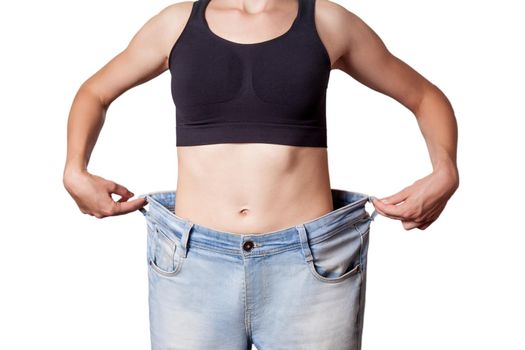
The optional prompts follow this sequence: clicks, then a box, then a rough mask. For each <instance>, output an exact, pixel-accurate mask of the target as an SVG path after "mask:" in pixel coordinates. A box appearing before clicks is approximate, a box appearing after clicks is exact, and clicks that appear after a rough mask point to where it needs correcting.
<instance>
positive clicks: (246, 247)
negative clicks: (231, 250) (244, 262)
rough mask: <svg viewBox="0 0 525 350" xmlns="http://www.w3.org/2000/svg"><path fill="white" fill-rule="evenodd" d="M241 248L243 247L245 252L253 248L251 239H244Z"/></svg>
mask: <svg viewBox="0 0 525 350" xmlns="http://www.w3.org/2000/svg"><path fill="white" fill-rule="evenodd" d="M242 249H244V250H245V251H247V252H249V251H250V250H252V249H253V241H246V242H244V244H243V245H242Z"/></svg>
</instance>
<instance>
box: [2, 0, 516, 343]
mask: <svg viewBox="0 0 525 350" xmlns="http://www.w3.org/2000/svg"><path fill="white" fill-rule="evenodd" d="M336 2H337V3H339V4H341V5H343V6H345V7H346V8H347V9H349V10H350V11H353V12H354V13H356V14H357V15H359V16H360V17H361V18H362V19H363V20H364V21H365V22H366V23H368V25H370V26H371V27H372V28H373V29H374V30H375V31H376V32H377V33H378V34H379V36H380V37H381V38H382V39H383V40H384V42H385V44H386V45H387V47H388V48H389V49H390V50H391V52H392V53H393V54H395V55H396V56H398V57H399V58H401V59H402V60H404V61H405V62H407V63H408V64H409V65H411V66H412V67H413V68H415V69H416V70H417V71H419V72H420V73H421V74H423V75H424V76H425V77H427V78H428V79H429V80H430V81H432V82H433V83H434V84H436V85H437V86H438V87H440V88H441V89H442V90H443V91H444V92H445V94H446V95H447V96H448V98H449V99H450V101H451V103H452V105H453V107H454V110H455V113H456V117H457V120H458V125H459V150H458V166H459V170H460V187H459V189H458V191H457V192H456V194H455V195H454V196H453V197H452V199H451V200H450V201H449V203H448V205H447V207H446V208H445V210H444V212H443V213H442V215H441V216H440V218H439V219H438V220H437V221H436V222H435V223H434V224H433V225H431V226H430V227H429V228H428V229H426V230H424V231H421V230H417V229H416V230H411V231H405V230H404V229H403V227H402V224H401V222H400V221H397V220H391V219H387V218H385V217H383V216H380V215H379V216H378V217H377V219H376V221H375V222H373V223H372V231H371V238H370V246H369V253H368V259H369V260H368V285H367V304H366V311H365V325H364V333H363V349H367V350H384V349H389V350H398V349H399V350H401V349H402V350H410V349H414V350H416V349H417V350H421V349H426V350H434V349H436V350H438V349H439V350H442V349H454V350H460V349H461V350H464V349H509V350H514V349H525V339H524V338H523V330H524V326H525V301H524V300H525V297H524V296H525V286H524V277H523V276H524V267H525V254H524V253H523V251H524V249H525V248H524V243H525V238H524V233H525V229H524V228H523V226H522V225H523V222H522V221H521V220H520V219H521V218H520V214H522V213H523V198H524V196H525V191H524V186H523V183H522V179H524V178H525V176H524V171H523V167H522V165H523V159H524V157H523V150H524V149H525V147H524V146H525V145H524V143H525V142H524V136H523V134H524V131H525V129H524V128H523V125H524V124H523V121H524V117H525V115H524V109H523V92H524V89H523V81H524V78H525V74H524V68H523V62H525V55H524V49H523V41H522V39H523V32H524V29H525V28H524V26H523V24H522V23H523V22H522V17H523V12H522V11H520V10H519V8H518V4H519V2H514V1H499V2H497V3H496V2H494V1H476V2H474V1H462V2H458V1H451V0H447V1H440V2H421V1H395V2H393V1H346V0H338V1H336ZM170 3H171V2H167V1H132V2H129V1H108V0H105V1H100V0H99V1H89V2H82V1H70V2H58V1H29V2H27V1H24V2H18V1H17V2H15V1H10V2H2V3H1V5H0V36H1V43H2V50H1V51H2V64H1V65H0V76H1V79H0V89H1V91H0V92H1V107H2V108H1V114H2V119H1V120H2V124H1V128H0V136H1V137H0V152H1V168H2V170H1V172H0V174H1V177H2V180H1V186H2V188H1V193H2V196H3V199H2V201H1V204H0V206H1V208H0V210H1V212H0V213H1V214H0V215H1V220H0V230H1V234H0V240H1V241H0V259H1V261H0V276H1V289H0V293H1V297H0V323H1V324H0V329H1V336H0V348H1V349H101V350H103V349H148V348H149V333H148V332H149V323H148V309H147V287H148V285H147V265H146V260H145V245H146V240H145V238H146V226H145V221H144V218H143V216H142V214H141V213H140V212H138V211H136V212H133V213H130V214H128V215H122V216H117V217H109V218H105V219H102V220H100V219H96V218H95V217H92V216H89V215H84V214H82V213H81V212H80V210H79V209H78V207H77V206H76V204H75V202H74V201H73V199H72V198H71V197H70V196H69V194H68V193H67V191H66V190H65V189H64V187H63V185H62V171H63V167H64V162H65V156H66V123H67V118H68V113H69V109H70V107H71V103H72V101H73V97H74V95H75V93H76V92H77V89H78V88H79V86H80V84H81V83H82V82H83V81H85V80H86V79H87V78H88V77H89V76H91V75H92V74H93V73H94V72H95V71H97V70H98V69H99V68H100V67H102V66H103V65H104V64H105V63H106V62H107V61H109V60H110V59H111V58H113V57H114V56H115V55H116V54H118V53H119V52H120V51H122V50H123V49H125V47H126V46H127V44H128V43H129V40H131V37H132V36H133V35H134V34H135V33H136V31H137V30H138V29H139V28H140V27H141V26H142V25H143V24H144V23H145V22H146V21H147V20H148V19H149V18H150V17H151V16H153V15H155V14H156V13H158V11H160V10H161V9H162V8H163V7H165V6H167V5H169V4H170ZM520 22H521V24H520ZM169 82H170V75H169V72H165V73H163V74H162V75H161V76H159V77H158V78H156V79H154V80H152V81H149V82H147V83H145V84H143V85H140V86H138V87H136V88H134V89H132V90H129V91H128V92H126V93H125V94H123V95H122V96H121V97H120V98H118V99H117V100H116V101H115V102H114V103H113V104H112V105H111V107H110V109H109V111H108V114H107V120H106V123H105V126H104V128H103V130H102V132H101V134H100V137H99V140H98V142H97V145H96V147H95V149H94V151H93V154H92V157H91V161H90V164H89V167H88V170H89V171H90V172H92V173H94V174H96V175H99V176H102V177H105V178H107V179H110V180H113V181H116V182H118V183H120V184H123V185H124V186H126V187H127V188H128V189H129V190H131V191H132V192H134V193H135V194H136V195H139V194H141V193H145V192H150V191H159V190H168V189H175V185H176V176H177V168H176V147H175V108H174V106H173V103H172V101H171V96H170V86H169ZM327 103H328V107H327V113H328V129H329V130H328V140H329V145H328V150H329V156H330V158H329V161H330V175H331V182H332V187H336V188H343V189H347V190H355V191H359V192H366V193H369V194H373V195H376V196H378V197H383V196H387V195H391V194H394V193H396V192H398V191H399V190H401V189H402V188H404V187H405V186H408V185H410V184H412V183H413V182H414V181H415V180H417V179H418V178H420V177H423V176H425V175H427V174H428V173H429V172H430V171H431V169H432V168H431V163H430V160H429V157H428V153H427V150H426V145H425V142H424V139H423V137H422V135H421V133H420V131H419V129H418V127H417V123H416V120H415V118H414V116H413V115H412V114H411V112H410V111H409V110H407V109H406V108H404V107H403V106H402V105H400V104H399V103H397V102H396V101H395V100H393V99H391V98H389V97H388V96H385V95H381V94H379V93H377V92H375V91H373V90H371V89H369V88H367V87H366V86H364V85H361V84H360V83H358V82H356V81H355V80H353V79H352V78H351V77H349V76H347V75H346V74H345V73H343V72H341V71H335V70H334V71H332V74H331V78H330V84H329V88H328V101H327ZM520 180H521V181H520ZM370 209H371V208H370Z"/></svg>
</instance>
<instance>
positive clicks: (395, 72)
mask: <svg viewBox="0 0 525 350" xmlns="http://www.w3.org/2000/svg"><path fill="white" fill-rule="evenodd" d="M319 3H320V6H319V7H320V8H321V11H319V19H318V21H319V22H320V23H319V27H320V28H322V32H324V35H325V36H327V37H330V38H331V40H330V42H331V43H332V45H333V46H334V50H335V51H336V52H337V56H338V58H337V60H336V61H335V62H334V66H335V68H336V69H340V70H342V71H343V72H345V73H347V74H348V75H350V76H352V77H353V78H355V79H356V80H358V81H359V82H361V83H362V84H364V85H366V86H368V87H370V88H371V89H374V90H376V91H378V92H381V93H383V94H385V95H387V96H390V97H392V98H393V99H395V100H397V101H398V102H399V103H401V104H403V105H404V106H405V107H407V108H408V109H409V110H410V111H412V113H413V114H414V115H415V117H416V119H417V122H418V125H419V128H420V129H421V132H422V134H423V137H424V138H425V141H426V144H427V148H428V152H429V156H430V159H431V162H432V167H433V172H432V173H431V174H430V175H428V176H426V177H424V178H422V179H420V180H418V181H416V182H415V183H414V184H412V185H411V186H408V187H406V188H404V189H403V190H402V191H400V192H398V193H396V194H394V195H392V196H389V197H385V198H383V199H382V201H381V200H375V201H374V206H375V207H376V209H377V211H378V212H379V213H380V214H382V215H384V216H387V217H390V218H393V219H399V220H401V221H402V222H403V226H404V227H405V229H412V228H415V227H418V228H420V229H425V228H427V227H428V226H429V225H430V224H431V223H432V222H433V221H435V220H436V219H437V217H438V216H439V214H440V213H441V212H442V211H443V209H444V207H445V204H446V202H447V201H448V199H449V198H450V197H451V196H452V194H453V193H454V192H455V190H456V189H457V187H458V186H459V172H458V169H457V164H456V153H457V123H456V119H455V116H454V111H453V109H452V106H451V104H450V102H449V101H448V99H447V98H446V96H445V95H444V94H443V92H441V90H440V89H439V88H438V87H437V86H435V85H434V84H432V83H431V82H429V81H428V80H427V79H426V78H424V77H423V76H422V75H421V74H419V73H418V72H416V71H415V70H414V69H413V68H411V67H410V66H409V65H407V64H406V63H404V62H403V61H401V60H400V59H399V58H397V57H395V56H394V55H392V54H391V53H390V52H389V51H388V49H387V48H386V46H385V45H384V43H383V42H382V40H381V39H380V38H379V36H378V35H377V34H376V33H375V32H374V31H373V30H372V29H371V28H370V27H369V26H368V25H367V24H366V23H365V22H364V21H363V20H361V19H360V18H359V17H358V16H356V15H355V14H353V13H352V12H350V11H348V10H346V8H344V7H342V6H340V5H338V4H336V3H332V2H330V1H320V2H319Z"/></svg>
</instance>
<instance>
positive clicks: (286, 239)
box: [139, 188, 377, 255]
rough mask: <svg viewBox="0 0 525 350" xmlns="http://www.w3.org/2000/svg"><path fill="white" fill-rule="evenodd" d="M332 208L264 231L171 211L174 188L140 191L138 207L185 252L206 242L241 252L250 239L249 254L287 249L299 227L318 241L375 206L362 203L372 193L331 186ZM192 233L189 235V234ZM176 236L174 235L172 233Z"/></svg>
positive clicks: (297, 241) (296, 240)
mask: <svg viewBox="0 0 525 350" xmlns="http://www.w3.org/2000/svg"><path fill="white" fill-rule="evenodd" d="M331 191H332V199H333V205H334V210H332V211H330V212H329V213H326V214H324V215H322V216H319V217H317V218H314V219H312V220H309V221H306V222H303V223H301V224H298V225H294V226H290V227H287V228H283V229H280V230H276V231H271V232H264V233H246V234H239V233H233V232H227V231H220V230H216V229H212V228H210V227H206V226H202V225H199V224H196V223H193V222H191V221H190V220H189V219H185V218H182V217H179V216H178V215H176V214H175V213H174V209H175V202H176V191H175V190H170V191H159V192H149V193H144V194H141V195H139V197H144V198H146V201H147V202H148V205H149V209H148V210H147V209H145V208H144V207H142V208H140V209H139V210H140V212H141V213H142V214H144V216H146V217H147V218H149V219H151V220H152V221H153V222H154V223H155V225H158V226H160V228H161V229H162V230H163V232H164V233H165V234H168V235H175V236H176V238H177V239H179V240H181V242H182V247H183V250H184V254H186V245H188V240H189V241H190V243H189V245H196V246H206V247H208V248H212V249H213V250H218V251H221V252H227V253H232V254H242V253H243V250H242V247H243V244H244V243H245V242H246V241H252V243H253V249H252V250H251V251H250V252H251V255H254V254H255V255H257V254H265V253H269V252H272V251H277V250H283V249H290V248H291V247H292V246H300V245H301V237H300V232H301V230H303V232H304V231H306V233H307V235H308V240H309V241H310V244H313V243H315V242H316V241H320V240H322V239H323V238H324V236H325V235H330V234H331V233H333V232H336V231H338V230H339V229H343V228H345V227H348V226H350V225H353V224H355V223H357V222H359V221H361V220H363V219H365V218H366V219H368V218H369V219H370V220H374V218H375V216H376V215H377V212H376V210H375V209H374V211H373V212H372V214H369V213H368V212H367V211H366V208H365V204H366V203H367V202H372V199H375V198H376V197H375V196H371V195H367V194H364V193H360V192H353V191H346V190H341V189H334V188H332V189H331ZM190 236H191V238H190ZM172 238H175V237H172Z"/></svg>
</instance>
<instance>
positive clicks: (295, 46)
mask: <svg viewBox="0 0 525 350" xmlns="http://www.w3.org/2000/svg"><path fill="white" fill-rule="evenodd" d="M210 1H211V0H196V1H194V3H193V7H192V11H191V15H190V17H189V19H188V22H187V23H186V25H185V27H184V29H183V31H182V33H181V34H180V36H179V38H178V39H177V41H176V42H175V44H174V46H173V48H172V50H171V52H170V55H169V58H168V64H169V70H170V72H171V92H172V97H173V102H174V103H175V109H176V145H177V146H193V145H204V144H214V143H239V142H250V143H251V142H256V143H273V144H282V145H292V146H310V147H325V148H326V147H327V142H326V141H327V140H326V139H327V138H326V113H325V106H326V89H327V87H328V80H329V77H330V71H331V62H330V57H329V55H328V52H327V50H326V48H325V46H324V45H323V43H322V41H321V39H320V37H319V35H318V33H317V30H316V27H315V21H314V7H315V0H298V1H299V7H298V13H297V16H296V18H295V20H294V22H293V24H292V26H291V27H290V28H289V30H288V31H287V32H285V33H284V34H282V35H280V36H278V37H275V38H273V39H269V40H266V41H262V42H257V43H247V44H242V43H238V42H233V41H230V40H227V39H225V38H223V37H220V36H218V35H216V34H215V33H214V32H212V31H211V29H210V27H209V26H208V23H207V22H206V18H205V16H204V11H205V9H206V6H207V5H208V4H209V2H210Z"/></svg>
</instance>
